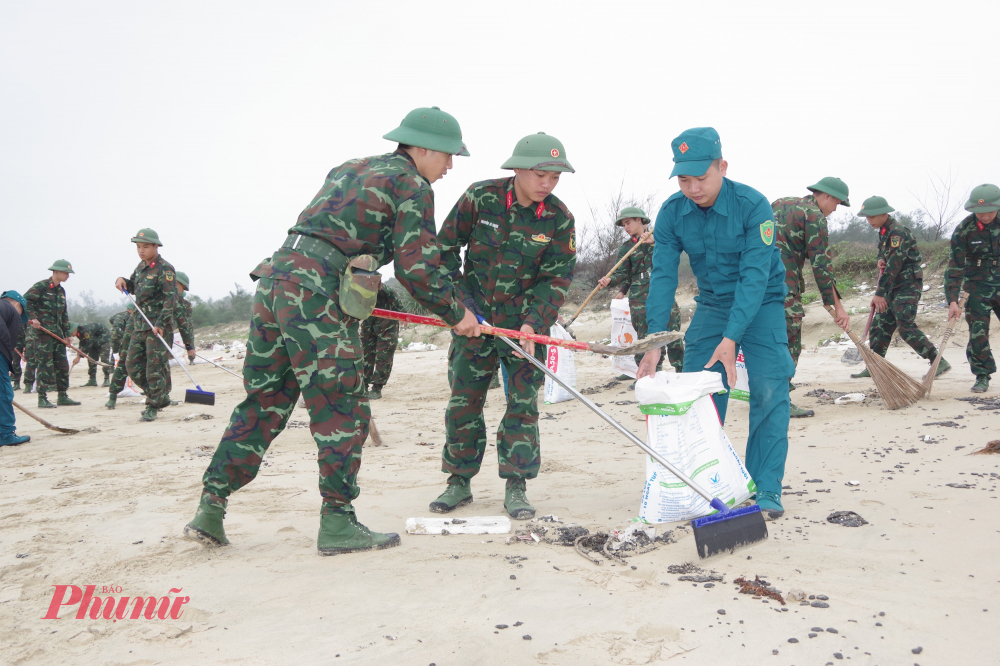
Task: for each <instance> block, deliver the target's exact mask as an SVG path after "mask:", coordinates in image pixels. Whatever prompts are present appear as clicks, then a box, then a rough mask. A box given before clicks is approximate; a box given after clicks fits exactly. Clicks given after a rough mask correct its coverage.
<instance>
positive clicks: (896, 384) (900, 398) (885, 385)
mask: <svg viewBox="0 0 1000 666" xmlns="http://www.w3.org/2000/svg"><path fill="white" fill-rule="evenodd" d="M826 309H827V310H829V311H830V314H831V315H833V314H834V310H833V307H832V306H829V305H828V306H826ZM847 335H849V336H850V337H851V340H852V341H853V342H854V346H856V347H857V348H858V351H859V352H861V359H862V360H863V361H864V362H865V366H866V367H867V368H868V373H869V374H870V375H871V376H872V381H873V382H875V387H876V388H877V389H878V392H879V395H880V396H882V400H884V401H885V405H886V407H888V408H889V409H900V408H902V407H908V406H910V405H912V404H913V403H915V402H916V401H917V400H919V399H920V398H922V397H923V395H924V387H923V386H922V385H920V384H918V383H917V381H916V380H915V379H913V378H912V377H910V376H909V375H907V374H906V373H905V372H903V371H902V370H900V369H899V368H897V367H896V366H894V365H893V364H892V363H889V361H887V360H885V359H884V358H883V357H881V356H879V355H878V354H876V353H875V352H874V351H872V350H871V348H869V347H868V346H867V345H864V344H862V343H861V341H860V340H858V336H856V335H854V332H853V331H851V329H850V328H848V329H847Z"/></svg>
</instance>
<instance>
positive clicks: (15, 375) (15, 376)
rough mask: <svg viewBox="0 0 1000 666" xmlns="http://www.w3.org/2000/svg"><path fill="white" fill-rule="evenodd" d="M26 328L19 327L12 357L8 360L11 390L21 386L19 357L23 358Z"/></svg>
mask: <svg viewBox="0 0 1000 666" xmlns="http://www.w3.org/2000/svg"><path fill="white" fill-rule="evenodd" d="M27 329H28V327H27V326H22V327H21V332H20V333H18V334H17V342H16V343H14V358H13V359H11V362H10V386H11V390H13V391H16V390H18V389H20V388H21V374H22V370H21V359H22V358H24V347H25V336H26V335H27Z"/></svg>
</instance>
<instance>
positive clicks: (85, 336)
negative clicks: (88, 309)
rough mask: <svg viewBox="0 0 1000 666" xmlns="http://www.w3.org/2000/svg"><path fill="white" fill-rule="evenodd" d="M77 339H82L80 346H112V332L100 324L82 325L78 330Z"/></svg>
mask: <svg viewBox="0 0 1000 666" xmlns="http://www.w3.org/2000/svg"><path fill="white" fill-rule="evenodd" d="M76 337H78V338H80V346H81V347H83V346H84V345H86V346H96V347H100V346H102V345H109V344H111V331H109V330H108V327H107V326H105V325H104V324H102V323H100V322H95V323H93V324H80V325H79V326H77V328H76Z"/></svg>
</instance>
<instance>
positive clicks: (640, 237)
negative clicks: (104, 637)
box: [564, 231, 652, 328]
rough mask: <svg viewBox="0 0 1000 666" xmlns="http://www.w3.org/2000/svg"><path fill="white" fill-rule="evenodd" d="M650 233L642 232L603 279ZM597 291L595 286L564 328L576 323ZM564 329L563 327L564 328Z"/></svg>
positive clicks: (610, 274)
mask: <svg viewBox="0 0 1000 666" xmlns="http://www.w3.org/2000/svg"><path fill="white" fill-rule="evenodd" d="M650 233H652V232H651V231H644V232H642V235H641V236H639V240H637V241H636V242H635V245H633V246H632V249H630V250H629V251H628V252H626V253H625V256H624V257H622V258H621V259H619V260H618V263H617V264H615V265H614V266H612V267H611V270H610V271H608V274H607V275H605V276H604V277H606V278H609V277H611V276H612V275H614V272H615V271H616V270H618V267H619V266H621V265H622V264H623V263H624V262H625V260H626V259H628V257H629V255H630V254H632V253H633V252H635V251H636V250H637V249H639V246H640V245H641V244H642V241H644V240H646V237H647V236H649V234H650ZM599 289H600V287H599V286H597V287H594V291H592V292H590V296H587V300H585V301H584V302H583V305H581V306H580V307H579V308H577V310H576V312H575V313H574V314H573V316H572V317H570V318H569V321H567V322H566V326H565V327H568V326H570V325H572V323H573V322H574V321H576V318H577V317H579V316H580V313H581V312H583V309H584V308H585V307H587V303H590V299H592V298H593V297H594V294H596V293H597V292H598V290H599ZM565 327H564V328H565Z"/></svg>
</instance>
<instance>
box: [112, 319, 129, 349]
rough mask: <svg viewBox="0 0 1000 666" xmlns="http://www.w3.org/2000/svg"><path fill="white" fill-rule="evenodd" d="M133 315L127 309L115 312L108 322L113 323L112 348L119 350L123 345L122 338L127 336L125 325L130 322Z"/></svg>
mask: <svg viewBox="0 0 1000 666" xmlns="http://www.w3.org/2000/svg"><path fill="white" fill-rule="evenodd" d="M131 316H132V313H131V312H129V311H128V310H126V311H125V312H119V313H117V314H113V315H111V318H110V319H108V323H109V324H111V348H112V349H114V350H115V351H118V349H119V347H121V344H122V340H123V338H124V337H125V326H126V325H127V324H128V320H129V318H130V317H131Z"/></svg>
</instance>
